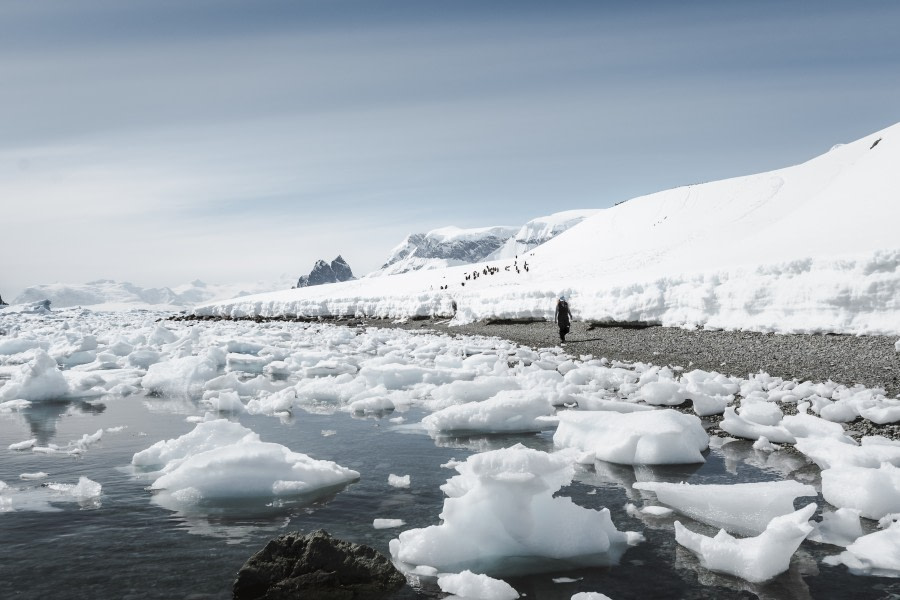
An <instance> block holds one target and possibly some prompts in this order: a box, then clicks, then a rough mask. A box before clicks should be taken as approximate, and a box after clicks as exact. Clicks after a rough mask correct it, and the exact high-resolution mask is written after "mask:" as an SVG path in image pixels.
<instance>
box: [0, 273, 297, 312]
mask: <svg viewBox="0 0 900 600" xmlns="http://www.w3.org/2000/svg"><path fill="white" fill-rule="evenodd" d="M287 287H289V284H288V283H287V282H285V281H283V280H282V281H279V282H257V283H250V284H246V283H243V284H231V285H219V284H207V283H204V282H203V281H200V280H199V279H198V280H195V281H192V282H190V283H186V284H183V285H179V286H175V287H173V288H170V287H161V288H142V287H140V286H137V285H134V284H133V283H129V282H127V281H123V282H120V281H114V280H112V279H98V280H96V281H90V282H88V283H80V284H79V283H48V284H41V285H34V286H31V287H28V288H26V289H25V290H24V291H23V292H22V293H21V294H19V295H18V296H16V297H15V298H14V299H13V304H31V303H34V302H40V301H42V300H50V303H51V306H53V308H66V307H71V306H104V307H109V308H128V307H142V306H144V307H160V308H181V307H189V306H193V305H195V304H199V303H202V302H211V301H214V300H220V299H226V298H237V297H241V296H248V295H250V294H258V293H261V292H270V291H275V290H279V289H286V288H287Z"/></svg>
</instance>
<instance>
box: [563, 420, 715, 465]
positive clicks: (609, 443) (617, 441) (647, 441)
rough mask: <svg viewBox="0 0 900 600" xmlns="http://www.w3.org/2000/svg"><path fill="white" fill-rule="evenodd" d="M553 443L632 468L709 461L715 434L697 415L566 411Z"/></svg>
mask: <svg viewBox="0 0 900 600" xmlns="http://www.w3.org/2000/svg"><path fill="white" fill-rule="evenodd" d="M557 416H558V417H559V427H558V428H557V430H556V433H555V434H554V435H553V443H554V444H556V445H557V446H560V447H571V448H576V449H578V450H581V451H582V452H590V453H593V454H594V457H595V458H596V459H597V460H605V461H607V462H613V463H620V464H626V465H636V464H648V465H662V464H687V463H702V462H704V460H705V459H704V458H703V455H702V454H701V451H703V450H705V449H706V448H707V446H708V445H709V436H708V435H707V434H706V431H704V429H703V425H701V423H700V419H698V418H697V417H696V416H694V415H687V414H683V413H680V412H678V411H675V410H671V409H664V410H653V411H647V412H634V413H627V414H622V413H615V412H580V411H565V412H561V413H559V415H557Z"/></svg>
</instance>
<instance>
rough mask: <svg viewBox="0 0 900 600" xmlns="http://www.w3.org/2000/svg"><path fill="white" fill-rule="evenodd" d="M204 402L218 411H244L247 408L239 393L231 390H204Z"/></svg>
mask: <svg viewBox="0 0 900 600" xmlns="http://www.w3.org/2000/svg"><path fill="white" fill-rule="evenodd" d="M202 403H203V404H205V405H206V406H208V407H209V408H211V409H212V410H215V411H218V412H230V413H242V412H246V410H247V408H246V407H245V406H244V403H243V402H241V397H240V396H239V395H238V393H237V392H233V391H231V390H226V391H209V392H204V393H203V400H202Z"/></svg>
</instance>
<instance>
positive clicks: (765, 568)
mask: <svg viewBox="0 0 900 600" xmlns="http://www.w3.org/2000/svg"><path fill="white" fill-rule="evenodd" d="M814 512H816V505H815V503H811V504H808V505H806V506H805V507H804V508H801V509H800V510H798V511H796V512H792V513H790V514H787V515H782V516H780V517H775V518H774V519H772V521H771V522H770V523H769V524H768V527H766V529H765V531H763V532H762V533H761V534H759V535H758V536H756V537H752V538H744V539H737V538H735V537H733V536H731V535H729V534H728V533H727V532H726V531H725V530H724V529H720V530H719V533H717V534H716V536H715V537H707V536H705V535H702V534H699V533H694V532H692V531H691V530H689V529H687V528H686V527H685V526H684V525H682V524H681V523H680V522H678V521H675V541H676V542H678V543H679V544H681V545H682V546H684V547H685V548H687V549H688V550H690V551H691V552H693V553H694V554H696V555H697V556H698V557H699V558H700V564H701V565H703V566H704V567H705V568H707V569H709V570H710V571H716V572H719V573H726V574H728V575H735V576H737V577H740V578H742V579H746V580H747V581H750V582H752V583H762V582H763V581H768V580H769V579H772V578H773V577H775V576H776V575H778V574H779V573H783V572H784V571H786V570H787V569H788V567H789V566H790V562H791V557H792V556H793V555H794V552H795V551H796V550H797V548H798V547H799V546H800V544H801V543H802V542H803V540H804V539H806V536H807V535H809V532H810V531H812V526H811V525H809V523H808V521H809V518H810V517H812V515H813V513H814Z"/></svg>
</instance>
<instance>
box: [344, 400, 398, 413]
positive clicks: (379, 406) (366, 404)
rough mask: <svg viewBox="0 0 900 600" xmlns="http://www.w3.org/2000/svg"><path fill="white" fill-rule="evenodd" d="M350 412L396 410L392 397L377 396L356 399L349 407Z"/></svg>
mask: <svg viewBox="0 0 900 600" xmlns="http://www.w3.org/2000/svg"><path fill="white" fill-rule="evenodd" d="M348 408H349V410H350V412H355V413H364V414H373V413H383V412H388V411H391V410H394V408H395V407H394V403H393V401H391V399H390V398H386V397H384V396H375V397H374V398H361V399H359V400H354V401H353V402H351V403H350V406H349V407H348Z"/></svg>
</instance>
